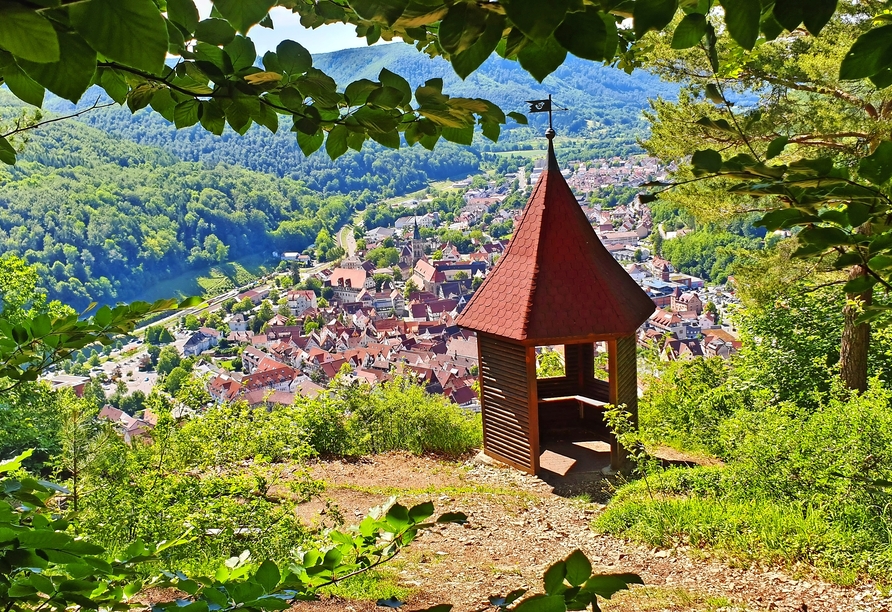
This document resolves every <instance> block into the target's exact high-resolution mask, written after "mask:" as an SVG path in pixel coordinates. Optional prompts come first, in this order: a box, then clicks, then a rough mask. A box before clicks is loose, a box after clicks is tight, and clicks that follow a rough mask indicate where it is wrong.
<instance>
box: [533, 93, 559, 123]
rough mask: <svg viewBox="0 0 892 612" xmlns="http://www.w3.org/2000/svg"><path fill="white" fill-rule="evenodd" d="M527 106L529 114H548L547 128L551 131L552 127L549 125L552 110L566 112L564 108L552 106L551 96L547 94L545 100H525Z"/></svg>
mask: <svg viewBox="0 0 892 612" xmlns="http://www.w3.org/2000/svg"><path fill="white" fill-rule="evenodd" d="M527 104H529V105H530V112H531V113H548V128H549V129H551V130H553V129H554V126H553V125H552V123H551V112H552V110H557V111H565V110H568V109H566V108H561V107H560V106H554V105H553V104H552V103H551V94H548V99H547V100H527Z"/></svg>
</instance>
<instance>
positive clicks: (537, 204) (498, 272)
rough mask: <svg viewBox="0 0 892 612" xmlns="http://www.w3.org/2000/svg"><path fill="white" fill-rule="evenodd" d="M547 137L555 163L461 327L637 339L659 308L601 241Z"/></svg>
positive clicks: (552, 336) (519, 334)
mask: <svg viewBox="0 0 892 612" xmlns="http://www.w3.org/2000/svg"><path fill="white" fill-rule="evenodd" d="M548 135H549V143H548V166H547V168H546V169H545V171H544V172H543V173H542V175H541V176H540V177H539V181H538V182H537V183H536V187H535V189H534V190H533V194H532V196H530V200H529V202H527V206H526V208H525V209H524V211H523V215H522V216H521V219H520V221H519V222H518V224H517V227H516V228H515V231H514V236H513V238H512V239H511V242H510V243H509V245H508V248H507V250H506V251H505V253H504V254H503V255H502V257H501V258H500V259H499V261H498V263H497V264H496V266H495V268H493V270H492V272H490V274H489V276H487V278H486V280H485V281H484V282H483V284H482V285H480V287H479V288H478V289H477V291H476V292H475V293H474V296H473V297H472V298H471V300H470V301H469V302H468V305H467V306H466V307H465V309H464V310H463V311H462V313H461V315H459V317H458V319H457V320H456V323H457V324H458V325H460V326H462V327H465V328H468V329H472V330H475V331H478V332H484V333H487V334H493V335H496V336H501V337H503V338H509V339H512V340H517V341H526V340H532V341H535V340H558V339H571V338H584V337H587V336H593V335H604V336H627V335H629V334H632V333H634V332H635V330H637V329H638V327H639V326H640V325H641V324H642V323H644V321H646V320H647V318H648V317H649V316H650V315H651V313H653V312H654V310H655V307H654V303H653V302H652V301H651V300H650V298H649V297H648V296H647V294H646V293H645V292H644V291H643V290H642V289H641V287H639V286H638V284H637V283H636V282H635V281H634V280H633V279H632V277H631V276H629V274H628V273H627V272H626V271H625V270H624V269H623V267H622V266H621V265H620V264H619V263H618V262H617V261H616V260H615V259H613V257H612V256H611V255H610V253H609V252H608V251H607V249H606V248H604V245H603V244H601V240H600V239H599V238H598V236H597V235H596V234H595V230H594V229H592V226H591V225H590V224H589V221H588V219H587V218H586V216H585V213H583V212H582V209H581V208H580V206H579V204H578V202H577V201H576V197H575V196H574V195H573V192H572V191H571V190H570V186H569V185H567V181H566V180H564V177H563V175H561V172H560V168H559V167H558V164H557V160H556V159H555V156H554V147H553V145H552V142H551V138H552V137H553V132H550V133H549V134H548Z"/></svg>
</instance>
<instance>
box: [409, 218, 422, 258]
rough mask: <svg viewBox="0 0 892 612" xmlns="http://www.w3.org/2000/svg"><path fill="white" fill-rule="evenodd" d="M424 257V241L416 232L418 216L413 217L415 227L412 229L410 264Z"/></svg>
mask: <svg viewBox="0 0 892 612" xmlns="http://www.w3.org/2000/svg"><path fill="white" fill-rule="evenodd" d="M419 259H424V241H423V240H422V239H421V234H419V233H418V217H416V218H415V229H414V230H412V265H414V264H415V263H416V262H417V261H418V260H419Z"/></svg>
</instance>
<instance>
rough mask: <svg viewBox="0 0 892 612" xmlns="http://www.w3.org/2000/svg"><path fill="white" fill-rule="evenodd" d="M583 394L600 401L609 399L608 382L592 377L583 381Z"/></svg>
mask: <svg viewBox="0 0 892 612" xmlns="http://www.w3.org/2000/svg"><path fill="white" fill-rule="evenodd" d="M585 396H586V397H590V398H592V399H596V400H601V401H602V402H609V401H610V383H608V382H607V381H606V380H597V379H592V380H588V381H586V383H585Z"/></svg>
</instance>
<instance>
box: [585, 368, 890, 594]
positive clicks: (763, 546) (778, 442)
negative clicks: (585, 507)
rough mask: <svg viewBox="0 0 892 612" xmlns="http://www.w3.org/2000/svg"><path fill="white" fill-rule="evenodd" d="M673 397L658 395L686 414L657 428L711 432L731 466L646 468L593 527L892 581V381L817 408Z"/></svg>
mask: <svg viewBox="0 0 892 612" xmlns="http://www.w3.org/2000/svg"><path fill="white" fill-rule="evenodd" d="M676 382H678V383H681V384H683V382H684V381H683V380H677V381H676ZM721 384H722V383H720V385H721ZM718 395H721V394H718ZM716 396H717V393H713V394H712V396H711V397H716ZM676 399H679V401H678V403H676V404H674V406H670V405H669V404H667V403H666V402H661V403H660V405H661V406H662V407H663V408H664V409H665V410H667V411H670V410H674V411H675V412H676V413H682V412H685V411H686V414H670V415H666V416H665V417H664V418H662V419H661V420H660V421H659V423H660V427H665V428H667V430H668V431H670V432H671V431H672V430H673V429H676V428H679V429H681V431H678V430H677V429H676V431H677V433H678V434H679V435H677V436H670V438H671V439H673V440H676V441H677V440H679V439H683V438H684V437H685V436H688V435H692V434H694V432H706V431H708V432H709V433H708V436H707V438H708V439H709V445H710V446H711V447H712V448H713V449H715V450H716V451H718V452H719V454H720V456H721V457H722V459H724V461H725V465H724V466H720V467H710V468H704V467H696V468H673V469H670V470H665V471H662V470H659V469H657V470H651V471H650V473H648V477H647V479H646V480H644V481H638V482H633V483H631V484H629V485H626V486H625V487H623V488H622V489H620V491H619V493H618V494H617V495H616V496H615V498H614V500H613V501H612V502H611V505H610V506H609V507H608V509H607V510H606V512H605V513H604V514H603V515H602V516H600V517H599V518H598V520H597V522H596V526H597V527H598V528H600V529H602V530H604V531H607V532H610V533H614V534H618V535H624V536H626V537H630V538H633V539H636V540H641V541H643V542H647V543H648V544H650V545H654V546H672V545H676V544H684V545H688V546H691V547H694V548H707V547H708V548H713V549H717V550H721V551H724V552H725V553H727V554H729V555H732V556H735V557H740V558H743V559H745V560H759V561H763V562H767V563H781V564H786V565H794V564H799V563H805V564H809V565H811V566H813V567H815V568H817V569H818V570H819V571H821V572H823V573H825V574H826V576H827V577H828V578H829V579H831V580H833V581H835V582H839V583H843V584H847V583H851V582H853V581H856V580H858V579H861V578H864V577H870V578H874V579H878V580H880V581H883V582H889V581H890V580H892V520H890V519H892V515H890V514H892V487H889V486H888V485H889V481H890V480H892V410H890V405H892V391H890V390H888V389H885V388H884V387H883V385H882V384H881V383H880V382H879V381H873V383H872V385H871V388H870V389H869V390H868V391H867V392H866V393H863V394H857V393H850V392H848V391H845V390H843V389H840V388H835V389H833V391H832V393H828V394H827V395H824V396H820V397H818V398H817V399H816V402H817V407H816V408H814V409H803V408H800V407H798V406H797V405H796V404H794V403H792V402H779V403H770V402H763V403H761V404H759V403H755V404H750V403H749V402H743V403H740V404H737V405H736V406H734V407H733V408H732V409H730V410H727V408H728V406H729V404H725V405H724V406H725V408H723V409H722V410H719V411H716V410H712V409H703V408H702V407H700V408H698V409H692V410H690V411H687V410H686V409H687V408H688V406H687V404H686V403H685V401H682V400H681V399H680V397H679V395H676ZM692 399H693V398H691V399H689V400H688V401H692ZM707 421H708V422H707ZM646 433H647V432H646ZM650 434H651V435H652V436H654V432H653V431H651V432H650ZM694 435H696V434H694ZM654 437H656V438H659V436H658V435H657V436H654Z"/></svg>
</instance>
